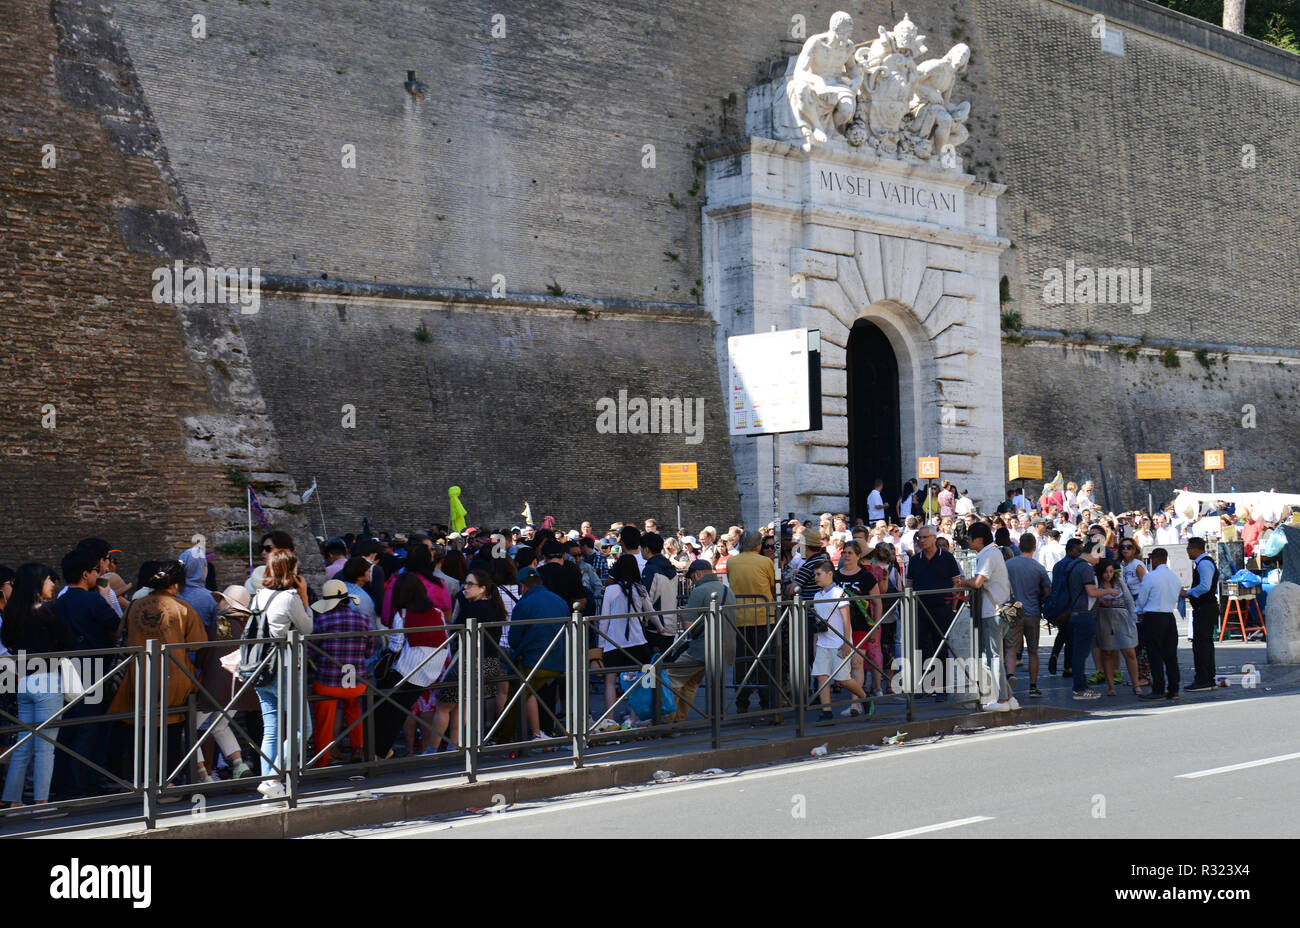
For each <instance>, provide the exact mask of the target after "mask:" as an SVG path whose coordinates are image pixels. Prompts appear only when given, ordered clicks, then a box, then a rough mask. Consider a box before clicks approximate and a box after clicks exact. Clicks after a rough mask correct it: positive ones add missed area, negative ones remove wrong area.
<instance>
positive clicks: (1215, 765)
mask: <svg viewBox="0 0 1300 928" xmlns="http://www.w3.org/2000/svg"><path fill="white" fill-rule="evenodd" d="M1298 712H1300V694H1277V695H1273V696H1270V695H1266V694H1260V695H1259V696H1257V697H1254V698H1247V699H1239V700H1233V701H1214V702H1197V701H1195V699H1194V698H1193V697H1189V698H1187V699H1186V700H1185V701H1183V702H1181V703H1175V704H1172V705H1165V704H1157V705H1156V706H1154V707H1153V706H1150V705H1148V704H1143V705H1142V706H1140V707H1127V706H1126V707H1120V708H1116V709H1115V710H1113V711H1111V712H1098V713H1096V714H1094V715H1093V716H1091V717H1089V718H1088V719H1085V720H1081V721H1070V722H1060V723H1049V724H1041V725H1036V726H1023V727H1016V728H1011V729H998V730H995V731H989V732H986V733H977V734H974V735H961V736H949V737H947V738H944V739H941V740H939V741H936V742H923V743H918V744H912V745H909V744H906V739H904V744H902V745H901V746H890V747H880V748H873V749H868V750H866V751H863V752H855V753H852V754H845V755H831V756H827V757H821V758H810V759H809V760H808V761H800V762H796V763H789V764H783V765H779V766H774V767H768V768H762V769H758V770H752V771H739V772H726V773H721V774H714V775H711V776H710V775H703V776H698V777H690V778H680V779H676V780H670V781H667V782H662V783H654V784H647V785H645V786H642V787H634V788H628V789H625V790H620V791H613V792H606V793H589V794H582V795H578V796H572V797H567V798H564V799H560V800H552V801H546V802H539V803H529V804H525V805H521V806H516V807H509V808H502V809H500V810H499V811H488V812H480V813H476V814H465V815H462V816H459V817H456V816H444V817H439V818H435V819H428V820H423V821H419V822H396V823H392V824H389V825H385V826H379V827H375V828H364V829H354V830H349V831H346V832H333V833H331V834H329V835H322V836H321V837H335V838H437V839H442V838H459V837H469V838H506V837H509V838H545V837H609V836H621V837H633V836H640V837H657V838H693V837H735V838H755V837H763V838H767V837H773V838H777V837H779V838H821V837H859V838H890V837H912V836H924V837H952V838H986V837H1065V838H1070V837H1079V838H1084V837H1097V838H1137V837H1142V838H1215V837H1220V838H1221V837H1235V838H1252V837H1296V836H1298V835H1300V802H1297V801H1296V800H1297V795H1298V794H1300V787H1298V786H1297V784H1298V782H1300V777H1298V774H1300V726H1297V725H1296V724H1295V719H1296V717H1297V713H1298ZM1238 765H1242V766H1238ZM1221 768H1235V769H1221Z"/></svg>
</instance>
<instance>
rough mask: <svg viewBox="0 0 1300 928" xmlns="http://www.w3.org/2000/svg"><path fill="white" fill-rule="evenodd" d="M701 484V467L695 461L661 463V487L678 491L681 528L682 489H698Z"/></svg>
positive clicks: (678, 524)
mask: <svg viewBox="0 0 1300 928" xmlns="http://www.w3.org/2000/svg"><path fill="white" fill-rule="evenodd" d="M699 486H700V478H699V469H698V468H697V466H696V464H695V462H694V461H675V462H668V463H663V464H660V465H659V489H661V490H675V491H676V496H677V528H678V529H679V530H680V529H681V527H682V490H698V489H699Z"/></svg>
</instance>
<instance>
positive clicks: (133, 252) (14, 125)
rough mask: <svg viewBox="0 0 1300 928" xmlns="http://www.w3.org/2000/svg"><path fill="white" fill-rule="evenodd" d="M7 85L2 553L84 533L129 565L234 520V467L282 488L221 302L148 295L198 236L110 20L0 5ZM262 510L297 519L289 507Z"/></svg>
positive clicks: (291, 525) (44, 548) (1, 190)
mask: <svg viewBox="0 0 1300 928" xmlns="http://www.w3.org/2000/svg"><path fill="white" fill-rule="evenodd" d="M0 86H3V87H4V88H5V92H4V94H3V95H2V96H0V203H3V209H2V210H0V300H3V301H4V303H5V304H6V309H7V311H6V312H5V313H4V314H3V315H2V316H0V345H3V349H0V351H2V353H3V357H4V382H5V394H4V395H5V412H6V415H5V417H4V420H3V423H2V424H0V447H3V448H4V452H3V454H2V455H0V511H3V512H4V525H3V528H2V529H0V561H2V562H4V563H7V564H10V565H16V564H18V563H21V562H23V561H26V560H30V559H39V560H42V561H45V562H47V563H51V564H55V565H57V564H58V561H59V559H60V558H61V557H62V555H63V554H64V553H65V552H66V551H67V550H68V549H69V548H70V547H71V546H72V544H73V543H75V541H76V540H77V539H79V538H82V537H84V536H87V535H92V534H93V535H98V536H102V537H104V538H106V539H107V540H108V541H109V542H110V543H111V544H112V545H114V546H115V547H119V548H122V549H123V550H124V551H125V557H124V558H123V560H122V563H121V564H120V567H121V568H122V569H123V571H124V572H125V573H126V574H129V578H130V579H134V573H135V569H136V568H137V567H138V565H139V563H140V562H141V561H143V560H146V559H150V558H156V557H163V556H166V555H168V554H171V555H173V556H174V555H175V554H177V553H179V552H180V551H181V550H182V549H183V548H185V547H188V546H189V545H190V544H191V539H192V537H193V535H195V534H202V535H204V536H205V537H206V538H207V544H208V545H209V547H214V546H215V545H217V544H219V543H220V542H222V541H227V540H233V539H234V538H236V537H240V538H242V532H239V531H238V530H237V529H238V524H237V523H236V522H235V521H234V520H236V519H237V520H238V522H242V521H243V518H244V516H243V509H242V506H240V502H241V491H240V490H238V489H236V488H234V487H232V486H231V485H230V484H229V483H228V482H227V481H226V479H225V471H226V468H227V467H229V466H239V467H242V468H244V469H246V470H249V471H252V472H261V473H260V475H259V476H258V478H257V480H258V484H259V486H260V487H261V488H263V490H264V491H265V492H266V493H267V496H268V505H271V504H274V503H275V502H279V501H284V502H290V503H292V500H291V498H290V496H291V493H292V488H291V487H286V486H284V484H283V481H282V475H280V474H277V473H275V472H276V471H278V470H279V467H278V464H277V461H276V458H275V454H276V449H275V447H274V439H273V436H272V435H271V433H270V428H269V423H268V421H267V420H266V417H265V414H264V410H263V411H262V412H261V415H260V419H259V415H258V407H259V405H260V398H259V397H258V396H257V391H256V386H255V381H253V380H252V378H251V377H246V376H244V375H245V372H246V371H247V367H248V365H247V361H246V359H245V357H244V356H245V355H246V351H245V349H244V348H243V343H242V339H241V338H240V337H239V335H238V327H237V326H233V331H223V330H229V329H230V328H231V326H232V324H231V323H230V321H229V319H228V318H225V316H223V315H222V314H223V313H224V314H225V315H226V316H228V312H227V311H226V310H224V309H221V310H207V309H204V308H194V309H187V310H184V311H181V312H178V310H177V309H176V308H175V307H172V306H169V305H158V304H155V303H154V302H153V301H152V298H151V293H152V286H153V283H152V280H151V277H150V275H151V272H152V271H153V269H154V268H155V267H157V266H158V265H159V264H160V263H162V262H163V261H165V260H167V259H170V258H183V259H186V260H195V261H201V260H203V259H204V258H205V257H206V250H205V249H204V246H203V242H202V239H201V238H200V237H199V235H198V233H197V230H196V228H195V227H194V224H193V221H192V220H191V219H190V218H189V216H188V213H187V207H186V204H185V198H184V195H183V193H182V192H181V188H180V185H179V183H178V182H177V180H176V177H175V176H174V175H173V174H172V172H171V171H170V168H169V166H168V164H167V153H166V149H165V147H164V146H163V144H162V141H161V139H160V137H159V135H158V132H157V129H156V128H155V127H154V125H153V123H152V119H151V117H150V115H149V109H148V106H147V104H146V103H145V100H144V96H143V93H142V91H141V90H140V87H139V84H138V82H137V81H136V79H135V75H134V72H133V71H132V69H131V62H130V59H129V57H128V56H127V54H126V51H125V45H124V44H123V43H122V41H121V36H120V34H119V33H118V32H117V31H116V29H115V28H114V27H113V26H112V23H111V20H110V19H109V18H108V17H107V16H106V15H104V10H103V8H102V7H101V5H100V4H98V3H93V2H92V3H86V4H77V3H55V4H53V5H51V4H49V3H11V4H6V5H5V6H4V7H3V8H0ZM47 144H48V145H53V146H54V149H55V158H56V161H55V163H54V164H53V165H51V166H48V167H43V166H42V156H43V154H44V152H43V146H45V145H47ZM191 345H193V346H194V351H191V350H190V348H191ZM205 362H211V363H218V362H219V363H221V364H222V365H224V369H225V370H227V371H230V372H232V374H233V375H234V376H235V377H242V378H243V380H244V385H243V386H242V387H240V388H237V389H230V388H228V387H226V386H223V385H220V384H218V383H216V382H215V381H214V380H212V379H210V376H209V375H210V373H212V371H211V370H210V369H209V368H207V367H206V366H205ZM218 379H221V378H218ZM50 407H52V408H53V413H52V416H53V418H50V415H49V409H50ZM49 426H52V427H49ZM241 431H242V433H243V436H244V438H245V439H246V440H248V441H249V443H250V446H249V447H248V448H245V449H242V450H241V449H240V448H239V447H238V444H237V442H236V441H234V440H233V436H235V435H236V434H237V433H239V432H241ZM286 494H288V495H286ZM281 497H283V499H281ZM226 506H230V507H232V508H230V509H229V510H227V509H225V508H223V507H226ZM273 518H275V519H276V520H277V522H278V523H279V524H281V525H282V527H285V528H287V529H289V530H290V531H292V532H295V534H298V536H299V537H304V536H305V534H306V530H305V524H303V523H300V522H299V521H298V520H297V519H296V518H295V517H294V516H293V515H292V514H291V513H286V512H279V513H276V512H274V511H273ZM314 564H319V557H316V558H315V560H314V561H311V560H309V562H308V564H307V566H308V568H311V567H312V566H313V565H314ZM219 569H220V574H219V575H220V576H221V577H223V578H233V577H234V576H236V574H238V573H239V569H238V562H237V560H224V561H222V562H221V563H220V564H219Z"/></svg>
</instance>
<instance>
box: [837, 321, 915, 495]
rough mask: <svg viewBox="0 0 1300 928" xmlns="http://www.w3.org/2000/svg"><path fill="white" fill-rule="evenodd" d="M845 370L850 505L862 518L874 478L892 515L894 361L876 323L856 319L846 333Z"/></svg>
mask: <svg viewBox="0 0 1300 928" xmlns="http://www.w3.org/2000/svg"><path fill="white" fill-rule="evenodd" d="M845 363H846V365H847V368H848V413H849V505H850V507H851V511H852V514H853V515H855V516H859V515H860V516H862V517H863V519H866V518H867V517H868V515H867V497H868V496H869V495H870V493H871V491H872V489H873V488H874V487H875V481H876V478H877V477H879V478H881V479H882V480H884V481H885V488H884V489H883V490H882V491H881V495H882V496H883V497H884V498H885V506H886V511H887V512H888V513H889V514H890V515H894V514H895V513H896V509H897V503H898V494H899V493H900V492H902V486H903V485H902V479H901V476H902V472H903V462H902V453H903V452H902V436H901V434H900V431H899V409H898V359H897V358H896V357H895V356H894V347H893V346H892V345H891V344H890V343H889V337H888V336H886V335H885V333H884V332H883V331H881V329H880V327H879V326H877V325H876V324H875V323H873V322H870V321H868V320H866V319H859V320H857V321H856V322H855V323H853V328H852V329H851V330H850V332H849V346H848V351H847V358H846V361H845Z"/></svg>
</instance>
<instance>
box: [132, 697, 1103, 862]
mask: <svg viewBox="0 0 1300 928" xmlns="http://www.w3.org/2000/svg"><path fill="white" fill-rule="evenodd" d="M1087 714H1088V713H1087V712H1083V711H1079V710H1074V709H1062V708H1057V707H1055V706H1032V707H1026V708H1022V709H1021V710H1020V711H1019V712H1005V713H1004V712H974V713H971V714H969V715H963V716H949V717H947V718H935V719H925V720H917V721H915V722H910V723H897V722H896V723H891V724H890V725H888V726H879V727H875V728H855V729H853V730H851V731H841V732H835V731H834V730H833V729H831V728H827V729H826V730H825V731H824V732H822V733H819V734H811V735H807V736H805V737H803V738H791V739H788V740H781V741H771V742H766V743H762V744H748V745H738V746H736V747H730V748H726V747H724V748H718V749H716V750H714V749H712V748H710V749H706V750H703V751H696V752H693V753H684V754H674V755H671V756H662V755H660V756H656V757H645V758H636V759H633V760H619V761H608V762H604V763H599V764H594V765H592V766H589V767H581V768H578V769H576V770H575V769H569V770H562V771H555V772H549V773H535V774H521V775H518V776H513V777H503V778H501V779H495V780H487V781H480V782H478V783H463V784H457V785H451V786H434V787H430V788H428V789H421V790H414V791H409V792H403V793H397V794H389V795H382V794H381V795H379V796H377V797H376V798H373V799H353V798H349V799H339V800H333V801H331V800H322V801H320V802H316V803H313V804H311V805H309V806H301V807H299V808H297V809H279V810H275V811H267V812H256V813H253V814H251V815H243V816H231V817H230V818H221V819H214V820H207V821H201V822H193V821H184V820H182V821H178V822H176V823H164V822H160V823H159V825H158V827H157V828H156V829H152V830H149V829H144V828H140V829H138V830H136V831H132V832H127V833H124V834H118V835H116V836H115V837H119V838H143V839H160V838H297V837H303V836H306V835H313V834H320V833H323V832H328V831H336V830H339V829H342V828H357V827H361V826H366V825H382V824H385V823H387V822H396V821H406V820H410V819H419V818H425V817H427V816H431V815H439V814H445V813H448V812H463V811H465V810H466V809H472V808H488V807H491V806H492V805H494V804H496V805H499V804H500V802H501V800H502V799H504V800H505V802H506V803H509V804H514V803H519V802H530V801H533V800H538V799H551V798H555V797H557V796H566V795H570V794H573V793H582V792H589V791H592V790H599V789H608V788H610V787H614V786H627V785H632V784H640V783H646V782H649V781H651V780H653V779H654V773H655V771H656V770H662V769H664V768H665V767H671V768H672V772H673V774H674V775H676V776H680V775H683V774H690V773H700V772H702V771H704V770H707V769H709V768H712V767H721V768H724V769H725V768H741V767H753V766H759V765H762V764H770V763H775V762H778V761H785V760H794V759H796V758H804V757H808V756H809V753H810V752H811V751H812V749H813V748H814V747H817V746H819V745H823V744H824V745H826V750H827V752H828V753H834V752H836V751H844V750H848V749H850V748H860V747H866V746H868V745H879V744H880V743H881V741H882V739H884V738H886V737H889V736H892V735H893V734H894V733H895V732H896V731H897V730H898V729H897V726H898V725H899V724H906V725H907V734H908V736H909V737H910V738H912V739H917V738H926V737H930V736H932V735H935V734H937V733H938V732H941V731H947V730H950V729H951V728H952V727H953V726H954V725H961V726H963V727H967V728H975V727H979V726H983V727H984V728H1001V727H1005V726H1009V725H1021V724H1024V723H1027V722H1054V721H1059V720H1062V719H1071V718H1078V717H1080V716H1085V715H1087Z"/></svg>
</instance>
